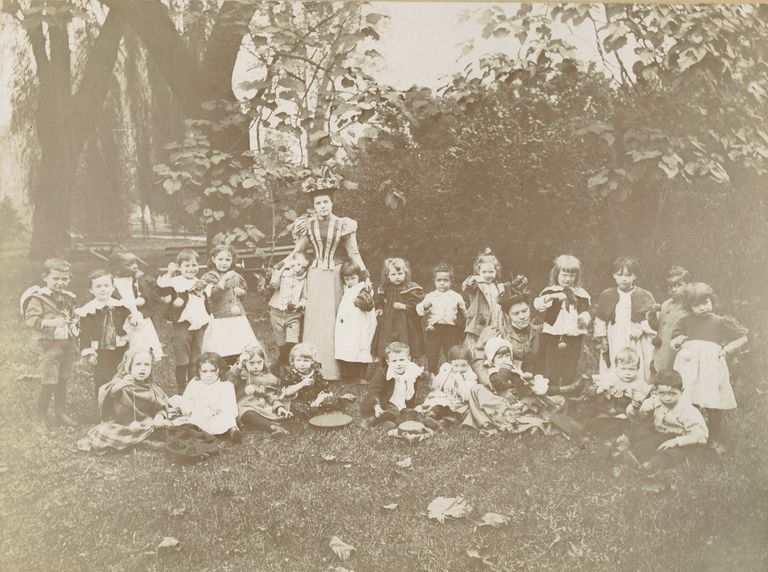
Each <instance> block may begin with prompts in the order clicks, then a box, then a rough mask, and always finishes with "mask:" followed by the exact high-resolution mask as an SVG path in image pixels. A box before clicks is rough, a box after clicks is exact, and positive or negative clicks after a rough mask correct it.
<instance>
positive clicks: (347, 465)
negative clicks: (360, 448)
mask: <svg viewBox="0 0 768 572" xmlns="http://www.w3.org/2000/svg"><path fill="white" fill-rule="evenodd" d="M342 467H344V468H345V469H351V468H352V465H351V464H346V465H342Z"/></svg>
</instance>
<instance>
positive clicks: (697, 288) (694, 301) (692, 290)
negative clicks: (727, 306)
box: [683, 282, 717, 310]
mask: <svg viewBox="0 0 768 572" xmlns="http://www.w3.org/2000/svg"><path fill="white" fill-rule="evenodd" d="M707 300H710V301H711V302H712V306H713V307H714V306H716V305H717V296H715V292H714V290H712V288H711V287H710V286H709V285H708V284H704V282H691V283H690V284H688V285H686V287H685V289H684V290H683V305H684V306H685V307H686V308H687V309H688V310H690V309H691V308H693V307H694V306H697V305H699V304H703V303H704V302H706V301H707Z"/></svg>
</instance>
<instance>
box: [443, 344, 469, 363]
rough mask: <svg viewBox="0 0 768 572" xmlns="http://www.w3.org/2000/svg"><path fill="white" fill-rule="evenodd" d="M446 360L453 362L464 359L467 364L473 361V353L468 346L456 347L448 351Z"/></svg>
mask: <svg viewBox="0 0 768 572" xmlns="http://www.w3.org/2000/svg"><path fill="white" fill-rule="evenodd" d="M445 359H447V360H448V361H453V360H456V359H463V360H465V361H467V362H471V361H472V351H471V350H470V349H469V348H468V347H467V346H462V345H455V346H451V347H450V348H449V349H448V353H446V354H445Z"/></svg>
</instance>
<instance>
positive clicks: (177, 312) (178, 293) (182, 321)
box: [157, 250, 211, 393]
mask: <svg viewBox="0 0 768 572" xmlns="http://www.w3.org/2000/svg"><path fill="white" fill-rule="evenodd" d="M199 268H200V266H199V264H198V256H197V252H195V251H194V250H182V251H181V252H179V254H178V255H177V256H176V263H175V264H174V263H170V264H169V265H168V270H167V272H166V273H165V274H163V275H162V276H159V277H158V279H157V286H158V287H159V288H160V294H161V295H162V296H164V297H165V299H166V301H168V302H171V305H170V307H169V308H168V313H167V314H166V318H167V319H168V321H170V322H172V324H173V332H172V334H171V335H172V345H173V360H174V363H175V365H176V386H177V387H178V391H179V393H184V388H186V386H187V381H188V380H189V379H191V378H192V377H193V376H194V375H195V368H194V364H195V363H196V362H197V360H198V359H200V355H201V354H202V348H203V338H204V336H205V330H206V328H207V327H208V322H209V321H210V319H211V316H210V314H209V313H208V299H207V298H208V293H209V292H210V289H211V288H210V287H208V288H206V285H205V283H203V281H202V280H200V279H199V278H198V277H197V272H198V270H199ZM176 272H179V273H180V274H178V275H177V274H176ZM206 290H207V291H206Z"/></svg>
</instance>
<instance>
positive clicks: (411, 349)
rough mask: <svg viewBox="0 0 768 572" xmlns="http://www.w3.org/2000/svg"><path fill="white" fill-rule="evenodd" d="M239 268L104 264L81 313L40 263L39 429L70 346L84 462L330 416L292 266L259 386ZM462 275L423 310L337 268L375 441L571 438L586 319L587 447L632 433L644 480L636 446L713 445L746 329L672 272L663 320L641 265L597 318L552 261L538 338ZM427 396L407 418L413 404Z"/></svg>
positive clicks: (348, 373) (620, 281) (394, 283)
mask: <svg viewBox="0 0 768 572" xmlns="http://www.w3.org/2000/svg"><path fill="white" fill-rule="evenodd" d="M235 261H236V255H235V252H234V250H233V249H232V248H230V247H227V246H219V247H217V248H216V249H214V251H213V252H212V253H211V259H210V264H209V268H211V270H209V271H208V272H206V273H205V274H204V275H203V276H202V278H198V277H197V274H198V271H199V264H198V259H197V254H196V253H195V252H194V251H191V250H187V251H182V252H181V253H180V254H179V256H178V257H177V261H176V264H171V265H169V267H168V271H167V272H166V274H164V275H162V276H160V277H159V278H158V279H157V281H156V283H154V282H153V281H152V280H151V279H149V278H148V277H146V275H144V274H143V273H142V272H141V271H140V270H139V269H138V264H137V260H136V257H135V256H133V255H130V254H127V253H122V254H117V255H116V256H115V257H114V259H113V261H112V262H113V266H112V270H111V272H107V271H97V272H94V273H93V274H91V276H90V288H89V290H90V292H91V293H92V295H93V299H92V300H91V301H90V302H88V303H87V304H85V305H84V306H82V307H80V308H76V307H75V304H74V295H72V294H71V293H69V292H68V291H66V287H67V285H68V283H69V280H70V274H71V270H70V266H69V264H68V263H67V262H65V261H63V260H59V259H52V260H49V261H47V262H46V266H45V272H44V275H43V280H44V282H45V287H43V288H41V287H32V288H30V289H28V290H27V291H26V292H25V293H24V295H23V296H22V300H21V308H22V312H23V314H24V317H25V321H26V323H27V324H28V325H29V326H31V327H32V328H33V329H34V330H35V331H36V333H37V337H38V339H39V343H40V346H41V350H42V353H41V359H40V362H41V369H42V387H41V392H40V398H39V402H38V411H39V413H40V415H41V416H42V417H46V416H47V412H48V408H49V405H50V402H51V401H52V400H53V401H54V406H55V407H54V420H55V421H56V422H58V423H61V424H72V423H73V421H72V420H71V419H70V418H69V417H68V416H67V415H66V413H65V412H64V403H65V397H66V386H67V384H68V383H69V382H70V381H71V379H72V368H73V356H74V353H75V347H76V344H77V340H78V339H79V347H80V353H81V356H82V358H83V360H84V361H86V362H88V363H90V364H92V365H93V366H94V380H95V385H96V392H97V395H98V403H99V407H100V411H101V418H102V423H101V424H100V425H98V426H97V427H94V428H93V429H92V430H91V431H90V432H89V433H88V435H87V436H86V437H85V438H84V439H83V440H81V442H80V446H81V448H83V449H85V450H104V449H106V448H114V449H121V448H125V447H128V446H130V445H133V444H135V443H137V442H141V441H143V440H144V439H146V438H147V437H149V436H152V435H153V434H154V435H155V437H157V435H159V434H160V433H161V432H159V431H158V432H156V431H155V429H164V428H166V427H168V426H178V425H181V424H192V425H194V426H196V427H198V428H199V429H201V430H202V431H204V432H205V433H208V434H211V435H228V436H229V437H230V438H231V440H232V441H235V442H237V441H240V439H241V438H242V437H241V433H240V428H244V427H248V428H255V429H262V430H265V431H269V432H270V433H272V434H275V435H278V434H284V433H286V432H287V429H286V428H285V424H286V420H288V419H290V418H291V417H294V416H297V417H299V418H306V417H308V416H309V415H311V414H313V413H315V412H318V411H321V410H326V409H330V408H333V407H335V406H337V405H338V399H337V398H335V397H334V395H333V394H332V393H331V392H330V391H328V384H327V382H326V381H325V380H324V379H323V376H322V374H321V368H320V364H319V363H318V361H317V357H316V351H315V348H314V347H313V346H311V345H310V344H306V343H299V342H300V339H301V329H302V326H301V320H302V309H303V307H304V304H305V296H306V286H305V276H306V270H307V266H308V264H309V261H308V260H307V258H306V256H304V255H302V254H301V253H298V254H296V255H293V256H292V257H291V258H290V259H289V260H287V261H286V262H285V264H283V265H282V267H281V268H280V269H278V270H276V271H275V272H274V274H273V277H272V286H273V289H274V295H273V296H272V298H271V300H270V302H269V313H270V321H271V324H272V330H273V332H274V335H275V339H276V342H277V346H278V352H279V353H278V358H277V360H276V364H275V366H276V367H273V368H272V370H271V371H270V368H269V367H268V364H267V357H266V355H265V352H264V350H263V348H262V346H261V345H260V344H259V343H258V341H257V340H256V337H255V335H254V333H253V330H252V328H251V325H250V322H249V320H248V318H247V316H246V314H245V310H244V307H243V305H242V298H243V297H245V296H246V295H247V286H246V283H245V280H244V279H243V277H242V276H241V275H240V274H239V273H237V272H236V271H235V270H234V269H233V265H234V263H235ZM474 271H475V272H474V274H473V275H471V276H469V277H468V278H467V279H466V280H464V282H463V284H462V290H463V295H462V294H459V293H458V292H455V291H454V290H452V289H451V283H452V280H453V277H454V275H453V270H452V269H451V267H450V266H448V265H445V264H440V265H438V266H437V267H436V268H435V269H434V272H433V278H434V286H435V289H434V290H433V291H431V292H429V293H427V294H426V295H425V294H424V292H423V289H422V288H421V287H420V286H419V285H418V284H416V283H414V282H412V281H411V279H410V268H409V265H408V263H407V261H405V260H404V259H402V258H388V259H386V260H385V262H384V267H383V273H382V276H383V278H382V284H381V286H379V287H378V289H376V290H375V291H374V290H373V289H372V288H371V286H370V282H369V280H368V279H367V278H364V277H363V276H362V275H361V273H360V272H359V271H358V270H357V269H356V268H355V267H354V265H351V264H345V265H344V266H343V268H342V279H343V281H344V288H345V289H344V295H343V297H342V301H341V304H340V306H339V310H338V316H339V317H338V318H337V324H336V326H337V327H336V330H335V332H336V333H335V335H336V337H337V357H338V358H339V359H340V360H341V364H342V372H344V373H345V375H343V376H342V377H343V379H361V378H363V377H364V376H365V375H366V370H367V364H366V361H367V360H365V359H361V358H360V356H361V355H362V354H364V353H365V352H368V351H369V352H370V353H371V354H373V356H375V357H376V358H378V360H377V361H378V362H379V367H378V368H375V371H374V372H373V374H372V375H373V377H371V378H370V382H369V387H368V392H367V395H366V396H365V397H364V399H363V400H362V402H361V403H360V413H361V415H363V416H364V417H371V418H372V419H373V423H374V424H382V425H383V426H387V427H392V426H394V425H396V424H397V423H399V422H400V421H403V420H413V419H420V420H422V421H423V422H424V424H425V425H428V426H431V427H433V428H436V427H442V426H444V425H445V424H446V423H450V422H456V423H461V424H463V425H466V426H471V427H477V428H479V429H481V430H484V431H487V432H495V431H512V432H521V431H525V430H528V429H530V428H538V429H540V430H542V431H544V432H549V431H552V430H554V429H555V428H557V429H560V430H561V431H565V432H566V433H568V432H569V429H568V427H571V428H573V427H575V426H578V425H579V424H578V423H575V424H574V423H572V422H573V420H572V419H570V418H569V417H568V416H567V415H565V413H566V405H567V401H569V400H568V399H566V397H567V396H569V397H571V400H572V399H573V395H571V394H570V393H569V391H568V388H569V387H572V385H573V382H574V380H576V379H579V376H578V369H577V368H578V363H579V359H580V356H581V354H582V345H583V339H584V336H586V335H587V334H588V331H589V329H590V325H591V324H592V322H593V318H594V324H593V328H592V332H593V336H594V338H595V339H596V340H597V341H598V345H599V347H600V351H601V359H600V366H599V374H598V375H596V376H594V377H595V379H596V380H597V383H596V385H595V386H594V387H592V388H591V389H589V390H585V391H583V392H582V394H581V395H580V396H578V399H577V400H581V401H583V400H585V399H586V398H587V397H589V398H590V399H591V401H592V403H594V404H595V405H596V407H593V408H592V409H591V410H590V414H589V419H586V420H585V421H586V426H587V428H588V429H589V431H590V432H591V433H593V434H594V435H597V436H601V437H615V436H617V435H621V434H629V435H630V439H631V440H632V442H633V443H634V442H637V443H638V445H637V451H638V458H641V457H642V458H645V457H647V458H645V460H644V461H643V462H647V463H650V465H649V466H655V464H657V463H658V459H657V458H656V457H654V456H653V455H650V456H648V455H645V454H644V453H643V452H642V451H643V448H644V447H646V446H650V445H647V444H648V443H656V442H657V441H659V440H661V442H660V443H657V444H656V446H655V448H654V451H655V454H657V455H661V454H664V455H666V456H667V457H669V454H668V453H669V451H670V450H671V449H673V448H676V447H683V446H688V445H694V444H703V443H706V442H707V439H708V437H709V436H712V437H715V436H717V434H718V432H719V427H720V419H721V414H722V411H723V410H727V409H733V408H735V406H736V402H735V398H734V395H733V390H732V388H731V385H730V381H729V373H728V366H727V363H726V360H725V358H726V356H727V355H728V354H731V353H733V352H735V351H736V350H738V349H739V348H740V347H741V346H743V345H744V343H746V341H747V339H746V333H747V331H746V329H744V328H743V327H742V326H741V325H739V324H738V323H737V322H735V321H734V320H733V319H732V318H730V317H725V316H719V315H717V314H715V313H714V307H715V303H716V298H715V296H714V293H713V292H712V290H711V288H709V287H708V286H707V285H705V284H702V283H693V282H692V281H691V279H690V276H689V274H688V273H687V272H686V271H685V270H684V269H682V268H679V267H674V268H673V269H672V270H671V271H670V274H669V276H668V281H669V286H670V292H671V293H672V297H671V298H670V299H669V300H667V301H666V302H664V304H662V305H661V307H660V309H659V308H658V307H657V306H656V304H655V301H654V298H653V296H652V294H650V292H648V291H646V290H643V289H641V288H639V287H637V286H635V280H636V278H637V275H638V273H639V271H638V266H637V262H636V261H635V260H634V259H631V258H626V257H621V258H619V259H617V261H616V262H615V264H614V273H613V278H614V280H615V282H616V288H611V289H608V290H606V291H604V292H603V293H602V294H601V295H600V297H599V299H598V303H597V305H596V306H595V307H593V306H592V305H591V299H590V296H589V294H588V293H587V292H586V291H585V290H584V289H583V288H582V286H581V278H582V277H581V265H580V262H579V261H578V259H576V258H575V257H572V256H568V255H563V256H559V257H558V258H557V259H556V260H555V265H554V267H553V269H552V272H551V274H550V284H549V285H548V286H547V287H545V288H544V289H543V290H542V292H541V293H540V295H539V296H538V297H536V298H535V299H534V300H533V304H532V305H533V308H535V309H536V310H538V311H539V312H540V314H541V317H542V322H543V323H542V324H541V326H538V325H528V324H526V325H523V326H520V327H518V325H517V322H516V316H517V315H518V314H524V313H525V312H524V311H525V307H523V308H522V310H520V309H514V310H513V309H512V308H509V307H508V306H504V304H503V298H504V297H505V296H506V294H505V292H507V293H508V292H509V291H510V289H513V290H514V289H515V288H517V286H514V285H511V284H510V283H506V284H504V283H501V281H500V280H499V278H498V277H499V273H500V267H499V263H498V260H497V259H496V257H495V256H494V255H493V254H492V253H490V251H488V250H486V251H485V252H483V253H482V254H481V255H480V256H478V258H477V259H476V260H475V265H474ZM523 298H524V297H523ZM152 304H166V305H168V307H169V310H168V313H167V315H168V318H169V320H170V321H171V322H172V347H173V357H174V361H175V366H176V369H175V377H176V383H177V387H178V392H179V395H175V396H172V397H170V398H169V397H167V396H166V394H165V393H164V392H163V391H162V390H161V389H160V388H159V386H157V385H156V384H155V383H154V382H153V381H152V376H151V372H152V366H153V363H154V362H155V361H156V360H158V359H159V358H160V357H162V346H161V345H160V343H159V340H158V337H157V334H156V332H155V329H154V326H153V325H152V322H151V320H150V319H149V317H148V316H149V314H150V313H151V306H152ZM526 305H527V302H525V304H523V306H526ZM147 309H149V310H150V311H149V312H147ZM529 311H530V308H528V312H529ZM513 312H514V314H515V315H514V316H513ZM353 318H354V319H353ZM520 340H523V341H522V342H521V341H520ZM128 348H130V351H128V352H126V349H128ZM338 348H342V350H340V351H339V350H338ZM521 348H522V349H521ZM347 349H349V351H348V353H345V352H347ZM518 352H520V353H518ZM441 354H442V355H444V356H445V363H443V364H442V365H441V364H440V356H441ZM523 356H525V359H524V357H523ZM424 365H426V368H425V367H424ZM523 367H525V369H526V370H525V371H523V369H522V368H523ZM275 373H279V375H280V378H279V379H278V377H276V376H275V375H274V374H275ZM427 383H428V384H429V390H428V393H427V395H426V397H425V398H424V399H423V400H422V402H421V403H419V402H418V401H419V398H418V397H417V396H418V395H420V394H419V393H418V392H417V388H418V387H419V386H420V385H426V384H427ZM423 393H424V392H422V394H423ZM645 414H649V415H650V414H652V417H653V430H654V433H645V434H641V433H638V432H637V429H636V428H637V427H638V425H637V424H635V423H633V422H632V420H633V419H636V418H637V417H638V416H643V415H645ZM569 419H570V421H569ZM704 419H706V422H705V421H704ZM707 425H709V429H708V428H707ZM654 439H655V440H656V441H654Z"/></svg>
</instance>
